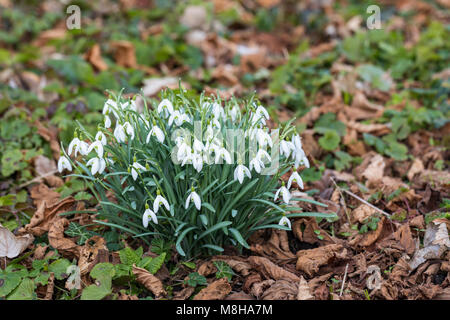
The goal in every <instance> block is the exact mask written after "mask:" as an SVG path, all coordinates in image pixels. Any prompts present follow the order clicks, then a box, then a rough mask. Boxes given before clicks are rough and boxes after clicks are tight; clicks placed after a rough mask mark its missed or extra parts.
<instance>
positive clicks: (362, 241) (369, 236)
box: [349, 216, 386, 247]
mask: <svg viewBox="0 0 450 320" xmlns="http://www.w3.org/2000/svg"><path fill="white" fill-rule="evenodd" d="M385 221H386V218H385V217H384V216H382V217H381V219H380V221H378V224H377V229H376V230H371V231H368V232H366V233H363V234H358V235H357V236H356V237H355V238H354V239H352V240H350V241H349V244H350V245H352V246H358V247H368V246H370V245H372V244H374V243H375V241H377V240H378V239H379V238H380V237H381V235H382V233H383V230H384V227H385V226H384V225H385Z"/></svg>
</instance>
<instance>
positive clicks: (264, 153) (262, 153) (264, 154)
mask: <svg viewBox="0 0 450 320" xmlns="http://www.w3.org/2000/svg"><path fill="white" fill-rule="evenodd" d="M256 157H258V159H260V160H261V161H262V160H263V158H264V157H265V158H266V159H267V161H269V162H270V161H272V158H271V157H270V155H269V154H268V153H267V151H266V150H264V149H259V150H258V152H257V153H256Z"/></svg>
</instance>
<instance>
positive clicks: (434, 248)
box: [409, 221, 450, 272]
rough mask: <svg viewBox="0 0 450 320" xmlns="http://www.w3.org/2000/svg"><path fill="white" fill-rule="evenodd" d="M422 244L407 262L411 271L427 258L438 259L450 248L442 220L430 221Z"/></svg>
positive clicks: (449, 241) (445, 226) (445, 227)
mask: <svg viewBox="0 0 450 320" xmlns="http://www.w3.org/2000/svg"><path fill="white" fill-rule="evenodd" d="M423 246H424V247H423V248H422V249H420V250H418V251H416V253H415V254H414V257H413V258H412V260H411V262H410V263H409V266H410V268H411V272H412V271H414V270H415V269H416V268H417V267H418V266H420V265H421V264H422V263H424V262H425V261H427V260H429V259H440V258H441V257H442V256H443V255H444V253H445V252H446V251H447V250H448V249H449V248H450V240H449V237H448V230H447V225H446V224H445V223H444V222H436V221H432V222H431V223H430V224H429V225H428V226H427V229H426V231H425V237H424V239H423Z"/></svg>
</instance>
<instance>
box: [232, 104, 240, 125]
mask: <svg viewBox="0 0 450 320" xmlns="http://www.w3.org/2000/svg"><path fill="white" fill-rule="evenodd" d="M240 111H241V110H240V109H239V107H238V106H237V105H234V106H233V108H231V110H230V117H231V121H233V122H236V120H237V118H238V115H240Z"/></svg>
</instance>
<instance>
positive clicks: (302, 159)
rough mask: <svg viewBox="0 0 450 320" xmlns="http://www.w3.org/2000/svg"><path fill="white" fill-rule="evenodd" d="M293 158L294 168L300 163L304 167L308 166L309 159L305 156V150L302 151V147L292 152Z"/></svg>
mask: <svg viewBox="0 0 450 320" xmlns="http://www.w3.org/2000/svg"><path fill="white" fill-rule="evenodd" d="M294 159H295V163H294V168H295V169H297V168H298V167H299V165H300V164H301V163H302V164H304V165H305V167H307V168H309V160H308V158H307V157H306V154H305V151H303V149H299V150H296V151H295V152H294Z"/></svg>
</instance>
